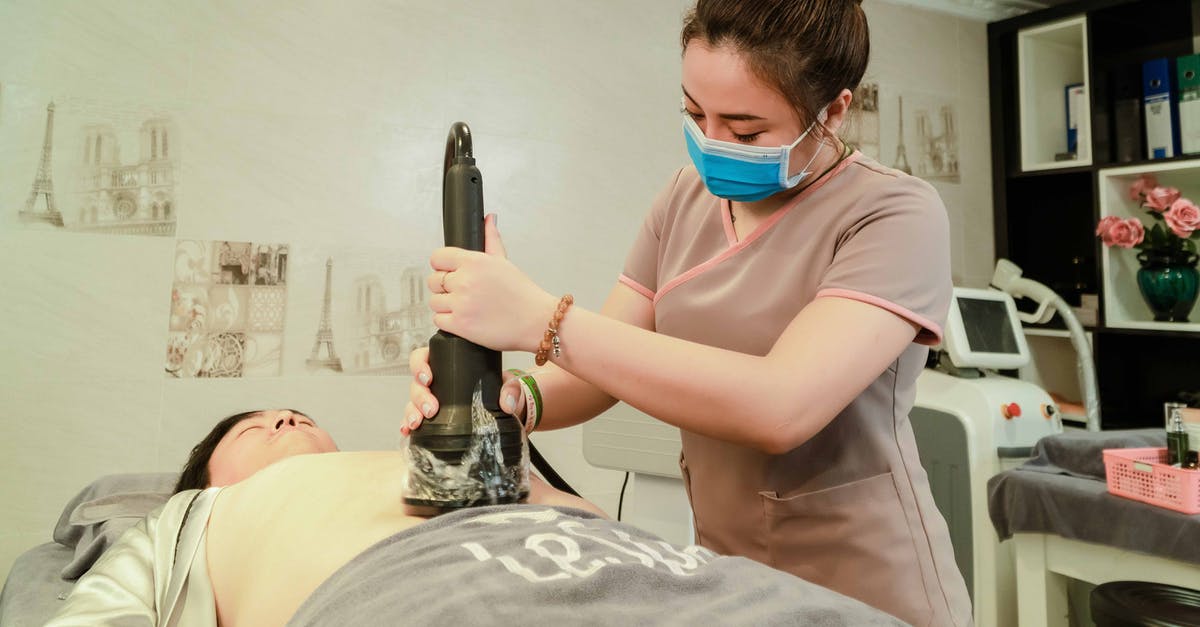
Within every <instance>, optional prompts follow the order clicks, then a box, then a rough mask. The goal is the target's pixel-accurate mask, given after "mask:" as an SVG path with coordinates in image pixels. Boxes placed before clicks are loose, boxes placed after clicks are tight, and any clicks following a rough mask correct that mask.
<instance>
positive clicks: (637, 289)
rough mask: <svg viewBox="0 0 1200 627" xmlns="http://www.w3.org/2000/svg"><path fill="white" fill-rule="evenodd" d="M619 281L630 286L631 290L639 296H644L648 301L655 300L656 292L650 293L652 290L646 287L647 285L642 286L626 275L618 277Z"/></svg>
mask: <svg viewBox="0 0 1200 627" xmlns="http://www.w3.org/2000/svg"><path fill="white" fill-rule="evenodd" d="M617 280H618V281H620V282H621V283H624V284H625V285H628V286H629V287H630V288H632V289H633V291H635V292H637V293H638V294H641V295H642V296H645V297H646V298H647V299H648V300H654V292H652V291H650V288H648V287H646V286H645V285H642V284H641V283H638V282H637V281H634V280H633V279H631V278H629V277H627V276H625V275H624V274H622V275H621V276H620V277H618V279H617Z"/></svg>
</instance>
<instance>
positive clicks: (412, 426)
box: [400, 346, 525, 435]
mask: <svg viewBox="0 0 1200 627" xmlns="http://www.w3.org/2000/svg"><path fill="white" fill-rule="evenodd" d="M408 369H409V371H410V372H412V375H413V378H412V383H410V384H409V386H408V399H409V401H408V404H407V405H405V406H404V424H403V425H402V426H401V427H400V433H402V434H404V435H409V434H411V433H412V432H413V431H416V430H417V429H418V428H420V426H421V425H422V424H424V422H425V419H426V418H432V417H433V416H434V415H435V414H437V411H438V407H439V405H438V400H437V398H436V397H434V395H433V392H431V391H430V390H429V386H430V384H432V383H433V370H432V369H430V368H429V347H426V346H423V347H421V348H418V349H416V350H414V351H413V352H411V353H409V355H408ZM503 376H504V383H503V385H501V387H500V407H501V408H503V409H504V411H506V412H508V413H510V414H512V415H514V416H516V417H517V418H519V419H521V420H522V422H524V419H525V395H524V394H523V393H522V392H521V384H520V382H518V381H517V378H516V377H515V376H514V375H513V374H512V373H511V372H508V371H505V372H504V375H503Z"/></svg>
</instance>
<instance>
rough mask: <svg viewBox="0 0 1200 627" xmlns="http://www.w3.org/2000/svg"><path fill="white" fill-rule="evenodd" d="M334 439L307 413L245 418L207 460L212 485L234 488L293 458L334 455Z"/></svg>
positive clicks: (270, 412) (272, 411) (275, 411)
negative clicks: (323, 454)
mask: <svg viewBox="0 0 1200 627" xmlns="http://www.w3.org/2000/svg"><path fill="white" fill-rule="evenodd" d="M336 450H337V445H336V444H334V443H333V438H331V437H329V434H328V433H326V432H325V430H324V429H321V428H320V427H318V426H317V425H316V424H315V423H313V421H312V419H311V418H309V417H308V416H305V415H304V414H299V413H294V412H292V411H290V410H287V409H270V410H266V411H262V412H259V413H257V414H255V415H253V416H250V417H248V418H245V419H243V420H242V421H241V422H239V423H237V424H236V425H234V426H233V428H232V429H230V430H229V433H226V434H225V437H223V438H221V441H220V442H219V443H217V447H216V448H215V449H214V450H213V454H212V457H211V458H209V460H208V476H209V484H210V485H214V486H226V485H232V484H234V483H237V482H239V481H241V480H242V479H245V478H247V477H249V476H250V475H253V474H254V473H256V472H258V471H259V470H262V469H263V468H266V467H267V466H270V465H271V464H273V463H275V462H277V461H279V460H281V459H284V458H287V457H291V456H293V455H303V454H306V453H332V452H334V451H336Z"/></svg>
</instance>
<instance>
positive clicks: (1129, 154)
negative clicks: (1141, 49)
mask: <svg viewBox="0 0 1200 627" xmlns="http://www.w3.org/2000/svg"><path fill="white" fill-rule="evenodd" d="M1113 99H1114V100H1113V149H1114V154H1113V160H1114V161H1116V162H1117V163H1129V162H1131V161H1139V160H1141V159H1142V155H1143V154H1145V151H1146V147H1145V146H1146V144H1145V140H1144V139H1143V138H1142V68H1141V66H1140V65H1127V66H1125V67H1123V68H1119V69H1118V70H1117V72H1116V75H1115V76H1114V80H1113Z"/></svg>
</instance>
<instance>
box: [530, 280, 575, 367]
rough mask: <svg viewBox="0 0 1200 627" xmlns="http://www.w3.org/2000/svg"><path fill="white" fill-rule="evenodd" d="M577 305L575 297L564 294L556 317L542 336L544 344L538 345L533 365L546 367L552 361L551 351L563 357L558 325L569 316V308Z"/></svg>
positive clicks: (555, 314)
mask: <svg viewBox="0 0 1200 627" xmlns="http://www.w3.org/2000/svg"><path fill="white" fill-rule="evenodd" d="M574 303H575V297H574V296H571V295H570V294H564V295H563V297H562V299H561V300H559V301H558V309H555V310H554V317H553V318H551V319H550V325H549V326H548V327H547V328H546V332H545V333H543V334H542V342H541V343H540V344H538V350H537V354H536V355H534V358H533V363H535V364H537V365H539V366H544V365H546V362H547V361H549V360H550V351H551V350H553V351H554V356H555V357H561V356H562V344H561V343H560V342H559V339H558V325H559V324H560V323H561V322H562V319H563V316H565V315H567V308H568V307H570V306H571V305H573V304H574Z"/></svg>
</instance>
